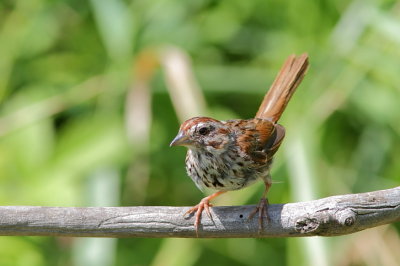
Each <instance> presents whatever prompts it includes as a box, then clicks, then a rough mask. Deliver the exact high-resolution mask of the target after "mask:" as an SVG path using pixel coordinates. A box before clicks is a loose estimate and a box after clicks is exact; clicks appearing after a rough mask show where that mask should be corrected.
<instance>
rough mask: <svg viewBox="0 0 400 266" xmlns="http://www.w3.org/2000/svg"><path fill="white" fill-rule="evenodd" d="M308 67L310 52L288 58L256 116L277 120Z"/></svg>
mask: <svg viewBox="0 0 400 266" xmlns="http://www.w3.org/2000/svg"><path fill="white" fill-rule="evenodd" d="M307 69H308V54H306V53H305V54H302V55H300V56H299V57H296V56H295V55H291V56H289V57H288V59H286V62H285V63H284V65H283V67H282V68H281V70H280V71H279V73H278V75H277V77H276V78H275V81H274V82H273V83H272V85H271V88H270V89H269V91H268V92H267V94H266V95H265V97H264V100H263V101H262V103H261V105H260V108H259V109H258V112H257V114H256V118H262V119H268V120H270V121H272V122H277V121H278V120H279V118H280V117H281V115H282V113H283V111H284V110H285V108H286V105H287V104H288V102H289V100H290V98H291V97H292V95H293V93H294V92H295V91H296V88H297V87H298V86H299V84H300V82H301V81H302V80H303V78H304V75H305V74H306V72H307Z"/></svg>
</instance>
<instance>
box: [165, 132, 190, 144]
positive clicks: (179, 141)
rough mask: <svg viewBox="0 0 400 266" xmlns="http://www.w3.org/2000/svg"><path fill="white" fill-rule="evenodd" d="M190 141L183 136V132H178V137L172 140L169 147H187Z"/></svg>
mask: <svg viewBox="0 0 400 266" xmlns="http://www.w3.org/2000/svg"><path fill="white" fill-rule="evenodd" d="M191 143H192V141H191V140H190V139H189V137H188V136H186V135H185V134H183V132H179V133H178V135H177V136H176V137H175V138H174V140H173V141H172V142H171V144H169V146H170V147H172V146H187V145H190V144H191Z"/></svg>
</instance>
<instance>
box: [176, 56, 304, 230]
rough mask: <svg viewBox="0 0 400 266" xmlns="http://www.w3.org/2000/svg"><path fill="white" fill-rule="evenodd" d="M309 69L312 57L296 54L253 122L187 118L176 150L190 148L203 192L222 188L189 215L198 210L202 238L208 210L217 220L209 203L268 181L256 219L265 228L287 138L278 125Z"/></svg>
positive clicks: (189, 164)
mask: <svg viewBox="0 0 400 266" xmlns="http://www.w3.org/2000/svg"><path fill="white" fill-rule="evenodd" d="M307 68H308V55H307V54H303V55H301V56H299V57H296V56H295V55H291V56H290V57H289V58H288V59H287V60H286V62H285V64H284V65H283V67H282V69H281V70H280V72H279V74H278V76H277V77H276V79H275V81H274V82H273V84H272V85H271V88H270V89H269V91H268V93H267V94H266V95H265V97H264V100H263V102H262V103H261V106H260V108H259V110H258V112H257V114H256V117H255V118H253V119H247V120H240V119H236V120H227V121H218V120H215V119H213V118H209V117H194V118H191V119H189V120H186V121H185V122H184V123H183V124H182V125H181V127H180V129H179V133H178V135H177V136H176V137H175V139H174V140H173V141H172V142H171V144H170V146H186V147H187V148H188V152H187V155H186V161H185V162H186V170H187V173H188V175H189V176H190V177H191V179H192V180H193V181H194V182H195V183H196V185H197V187H198V188H199V189H200V190H203V188H210V189H213V190H217V192H215V193H214V194H212V195H209V196H207V197H205V198H203V199H202V200H201V201H200V203H199V204H198V205H196V206H194V207H193V208H191V209H190V210H188V211H187V212H186V213H185V214H191V213H194V212H196V218H195V223H194V226H195V229H196V233H197V234H198V227H199V224H200V219H201V214H202V212H203V210H205V211H206V213H207V214H208V215H209V216H210V218H212V217H211V213H210V210H209V207H210V206H212V205H211V204H210V203H209V201H210V200H211V199H213V198H215V197H217V196H218V195H221V194H222V193H225V192H227V191H230V190H237V189H241V188H244V187H246V186H249V185H251V184H253V183H254V182H256V181H257V180H260V179H261V180H263V181H264V184H265V190H264V193H263V195H262V197H261V200H260V202H259V204H258V205H257V207H256V209H255V210H254V211H253V212H252V213H251V214H250V216H249V218H252V217H253V216H254V215H255V214H256V213H258V215H259V229H260V230H262V228H263V217H265V218H267V219H268V215H267V207H268V200H267V198H266V195H267V192H268V190H269V188H270V187H271V176H270V167H271V164H272V159H273V155H274V154H275V152H276V151H277V150H278V148H279V146H280V144H281V143H282V140H283V138H284V136H285V129H284V127H283V126H281V125H279V124H277V123H276V122H277V121H278V120H279V118H280V116H281V114H282V113H283V111H284V109H285V107H286V105H287V103H288V102H289V100H290V98H291V96H292V95H293V93H294V91H295V90H296V88H297V86H298V85H299V84H300V82H301V81H302V79H303V77H304V75H305V73H306V71H307Z"/></svg>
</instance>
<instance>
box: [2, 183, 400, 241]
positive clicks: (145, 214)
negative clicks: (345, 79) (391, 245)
mask: <svg viewBox="0 0 400 266" xmlns="http://www.w3.org/2000/svg"><path fill="white" fill-rule="evenodd" d="M254 207H255V206H254V205H250V206H229V207H213V208H212V215H213V221H212V220H210V218H209V217H208V216H207V215H205V214H204V215H203V217H202V221H201V226H200V229H199V237H203V238H223V237H301V236H336V235H344V234H350V233H354V232H358V231H361V230H364V229H367V228H372V227H375V226H379V225H383V224H389V223H393V222H397V221H400V187H396V188H392V189H387V190H380V191H374V192H368V193H361V194H349V195H340V196H333V197H328V198H323V199H319V200H314V201H308V202H298V203H288V204H272V205H270V206H269V209H268V214H269V217H270V221H269V222H268V223H266V224H265V226H264V230H263V231H262V232H259V230H258V219H257V216H255V217H254V218H253V219H251V220H249V219H248V215H249V213H250V212H251V211H252V210H253V209H254ZM187 209H188V207H154V206H151V207H150V206H143V207H88V208H75V207H36V206H2V207H0V235H3V236H6V235H8V236H16V235H24V236H74V237H196V232H195V230H194V227H193V221H194V220H193V219H194V218H193V216H190V217H183V214H184V213H185V211H186V210H187Z"/></svg>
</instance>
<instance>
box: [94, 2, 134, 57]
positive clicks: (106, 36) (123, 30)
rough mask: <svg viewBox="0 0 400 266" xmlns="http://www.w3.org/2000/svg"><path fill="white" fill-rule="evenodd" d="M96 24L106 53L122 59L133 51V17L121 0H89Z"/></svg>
mask: <svg viewBox="0 0 400 266" xmlns="http://www.w3.org/2000/svg"><path fill="white" fill-rule="evenodd" d="M90 3H91V4H92V7H93V10H94V15H95V18H96V22H97V26H98V29H99V31H100V34H101V37H102V39H103V42H104V45H105V47H106V50H107V52H108V55H109V56H110V57H111V58H112V59H114V60H116V61H120V60H124V59H126V58H127V57H129V56H130V55H131V51H133V40H132V37H133V19H132V17H131V14H130V13H129V9H128V8H127V6H126V5H125V2H124V1H122V0H91V1H90Z"/></svg>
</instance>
